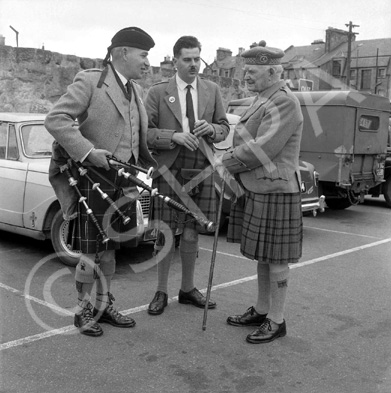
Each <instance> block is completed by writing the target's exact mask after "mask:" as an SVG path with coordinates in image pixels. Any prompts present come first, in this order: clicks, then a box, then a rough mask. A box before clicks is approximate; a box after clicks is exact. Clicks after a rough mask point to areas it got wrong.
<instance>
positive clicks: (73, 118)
mask: <svg viewBox="0 0 391 393" xmlns="http://www.w3.org/2000/svg"><path fill="white" fill-rule="evenodd" d="M154 45H155V43H154V41H153V39H152V37H150V36H149V34H147V33H146V32H145V31H143V30H142V29H140V28H137V27H128V28H125V29H122V30H120V31H118V32H117V33H116V34H115V35H114V37H113V38H112V40H111V45H110V46H109V47H108V49H107V55H106V58H105V60H104V65H105V68H104V70H100V69H89V70H85V71H82V72H79V73H78V74H77V75H76V77H75V79H74V82H73V83H72V84H71V85H70V86H68V89H67V92H66V93H65V94H64V95H63V96H62V97H61V98H60V99H59V101H58V102H57V103H56V104H55V105H54V107H53V109H52V110H51V111H50V113H49V114H48V116H47V118H46V122H45V126H46V128H47V130H48V131H49V132H50V133H51V134H52V135H53V136H54V138H55V140H56V142H55V143H54V148H53V159H52V162H51V166H50V172H49V180H50V181H51V183H52V185H53V188H54V189H55V191H56V194H57V196H58V199H59V201H60V204H61V208H62V210H63V214H64V217H65V218H73V217H75V216H76V217H77V218H76V219H75V221H76V224H75V225H74V227H75V229H76V232H77V237H78V238H79V241H80V247H81V252H82V254H81V257H80V261H79V263H78V265H77V267H76V274H75V279H76V289H77V295H78V297H77V308H76V313H75V317H74V324H75V326H76V327H77V328H79V330H80V332H81V333H82V334H85V335H89V336H100V335H101V334H102V333H103V330H102V328H101V326H100V325H99V323H98V322H100V323H109V324H111V325H113V326H116V327H122V328H129V327H133V326H134V325H135V321H134V320H133V319H132V318H130V317H126V316H124V315H122V314H120V313H119V312H118V311H117V310H116V309H115V308H114V306H113V300H114V297H113V296H112V294H111V292H110V287H111V280H112V277H113V274H114V272H115V249H117V248H118V247H119V235H118V234H119V233H120V232H121V231H130V230H131V229H133V228H134V227H135V226H136V225H137V221H136V212H135V204H136V203H135V200H134V199H133V203H130V204H128V206H127V211H126V215H128V216H129V217H130V218H131V222H130V224H128V226H123V225H122V223H120V221H119V219H118V217H115V215H113V214H112V213H110V211H108V204H107V203H106V201H104V200H102V198H101V196H100V194H99V193H98V192H95V191H91V185H89V184H88V181H87V180H86V178H85V177H83V176H80V178H79V179H78V187H79V189H80V190H81V192H82V193H84V195H85V196H86V197H87V203H88V207H89V208H90V209H91V210H92V212H93V213H94V215H95V217H96V218H97V221H98V224H99V225H100V226H101V227H102V228H103V230H104V231H105V232H106V233H107V234H108V235H109V238H110V240H109V241H108V242H105V243H104V244H102V243H103V242H102V241H101V240H102V239H101V234H100V233H99V231H98V228H97V226H96V225H94V223H93V220H91V218H89V214H88V212H87V211H86V209H84V208H83V207H80V204H77V207H76V211H74V210H72V207H74V205H73V204H72V202H73V196H74V194H72V191H74V190H72V189H71V188H72V187H70V186H69V185H68V184H66V187H67V188H65V191H64V187H63V185H64V181H65V182H67V180H66V179H65V175H64V174H63V173H61V170H60V169H61V168H64V166H61V164H64V162H65V163H66V162H68V161H67V158H68V157H70V158H71V159H72V160H73V161H74V162H78V163H81V164H82V165H83V166H84V167H86V168H87V170H88V173H89V175H90V177H91V178H93V180H94V181H95V182H97V183H99V184H100V188H101V189H102V191H103V192H105V193H106V194H107V195H108V196H109V197H110V198H111V199H112V200H118V199H120V198H121V200H123V198H122V196H123V195H124V194H125V195H127V196H129V192H128V193H127V192H126V191H129V187H128V185H127V184H126V182H125V181H124V180H123V178H121V177H118V174H117V171H115V170H113V169H110V167H109V165H108V159H107V157H108V156H110V155H115V156H116V157H117V158H118V159H120V160H122V161H125V162H128V163H131V164H139V165H142V166H145V167H149V166H156V162H155V160H154V159H153V158H152V157H151V155H150V154H149V151H148V147H147V137H146V133H147V129H148V120H147V114H146V110H145V108H144V105H143V101H142V90H141V87H140V86H138V85H137V84H136V83H135V82H134V81H133V79H139V78H141V77H142V74H143V73H144V72H145V71H146V70H147V69H148V68H149V61H148V51H149V50H150V49H151V48H152V47H154ZM97 265H99V269H97ZM95 281H96V297H95V299H96V300H95V307H93V306H92V304H91V302H90V296H91V291H92V288H93V285H94V282H95Z"/></svg>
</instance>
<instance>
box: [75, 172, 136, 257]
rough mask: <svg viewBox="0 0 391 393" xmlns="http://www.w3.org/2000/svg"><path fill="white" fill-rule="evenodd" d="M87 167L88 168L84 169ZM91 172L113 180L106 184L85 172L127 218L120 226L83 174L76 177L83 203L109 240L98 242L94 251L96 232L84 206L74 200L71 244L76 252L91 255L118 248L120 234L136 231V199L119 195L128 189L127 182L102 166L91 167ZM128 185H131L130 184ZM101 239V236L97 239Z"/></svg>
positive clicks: (110, 208)
mask: <svg viewBox="0 0 391 393" xmlns="http://www.w3.org/2000/svg"><path fill="white" fill-rule="evenodd" d="M86 169H87V170H88V167H87V168H86ZM94 171H96V172H98V173H99V174H101V175H102V176H103V177H104V178H106V179H107V180H109V181H110V182H111V183H113V184H114V185H115V186H116V187H113V185H112V184H109V183H108V182H106V181H105V180H103V179H102V178H101V177H100V176H97V175H96V174H95V173H92V172H91V171H88V175H89V176H90V177H91V178H92V179H93V180H94V181H95V182H97V183H99V184H100V186H99V188H100V189H101V190H102V191H103V192H105V193H106V194H107V195H108V196H109V197H110V198H111V199H112V200H113V201H114V202H115V203H116V205H117V206H118V207H119V208H120V210H121V211H122V212H123V213H124V214H125V215H126V216H128V217H129V218H130V222H129V223H128V224H127V225H124V224H123V222H122V219H121V218H120V217H119V215H118V213H116V212H115V211H114V209H113V208H112V207H111V206H110V205H109V203H108V202H107V201H105V200H104V199H103V198H102V197H101V195H100V193H99V192H98V191H96V190H93V189H92V184H91V183H90V182H89V181H88V180H87V179H86V178H85V177H84V176H80V177H79V179H78V187H79V189H80V192H81V194H82V195H83V196H85V197H86V198H87V199H86V202H87V205H88V206H89V208H90V209H91V210H92V212H93V214H94V215H95V217H96V219H97V221H98V223H99V225H100V226H101V228H102V229H103V231H104V232H105V233H106V235H107V236H108V237H109V238H110V240H109V241H108V242H107V243H105V244H102V243H101V241H100V242H99V244H98V245H99V249H98V250H97V237H98V235H99V231H98V229H97V228H96V226H95V224H94V223H93V222H92V220H91V218H90V217H89V215H88V214H87V212H86V209H85V207H84V205H82V204H81V203H78V205H77V209H78V216H77V218H76V223H75V224H76V228H75V235H74V240H75V244H77V245H79V247H80V251H81V252H82V253H83V254H94V253H95V252H97V251H99V252H100V251H105V250H117V249H119V248H120V236H119V235H120V233H125V232H128V231H129V233H136V230H137V214H136V199H134V200H131V199H129V198H125V197H123V192H122V188H123V187H124V188H125V187H126V188H129V181H128V180H126V179H125V178H124V177H122V176H119V175H118V173H117V171H116V170H114V169H110V170H109V171H106V170H105V169H102V168H95V167H94ZM132 188H135V187H134V186H132ZM100 240H102V239H100Z"/></svg>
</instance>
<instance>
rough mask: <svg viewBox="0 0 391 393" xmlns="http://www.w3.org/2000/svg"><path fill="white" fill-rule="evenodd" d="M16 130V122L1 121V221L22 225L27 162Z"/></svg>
mask: <svg viewBox="0 0 391 393" xmlns="http://www.w3.org/2000/svg"><path fill="white" fill-rule="evenodd" d="M16 132H17V130H16V127H15V124H13V123H8V122H3V123H0V222H1V223H4V224H9V225H14V226H18V227H22V226H23V200H24V191H25V184H26V173H27V163H25V162H22V161H21V151H20V148H19V145H18V138H17V135H16Z"/></svg>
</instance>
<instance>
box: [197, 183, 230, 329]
mask: <svg viewBox="0 0 391 393" xmlns="http://www.w3.org/2000/svg"><path fill="white" fill-rule="evenodd" d="M224 192H225V180H224V178H223V177H221V191H220V201H219V207H218V210H217V224H216V230H215V237H214V241H213V250H212V258H211V261H210V270H209V280H208V289H207V290H206V302H205V308H204V319H203V321H202V330H206V319H207V315H208V304H209V299H210V291H211V289H212V281H213V272H214V267H215V260H216V251H217V242H218V240H219V228H220V221H221V212H222V210H223V202H224Z"/></svg>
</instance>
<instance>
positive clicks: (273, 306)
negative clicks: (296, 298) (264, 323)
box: [267, 264, 289, 324]
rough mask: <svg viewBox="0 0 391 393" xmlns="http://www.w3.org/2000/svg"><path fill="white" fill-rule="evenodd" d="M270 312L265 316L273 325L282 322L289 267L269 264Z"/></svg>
mask: <svg viewBox="0 0 391 393" xmlns="http://www.w3.org/2000/svg"><path fill="white" fill-rule="evenodd" d="M269 267H270V296H271V302H270V310H269V313H268V315H267V317H268V318H269V319H271V320H272V321H273V322H275V323H278V324H280V323H282V322H283V321H284V308H285V299H286V294H287V291H288V277H289V266H288V265H287V264H284V265H273V264H270V265H269Z"/></svg>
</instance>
